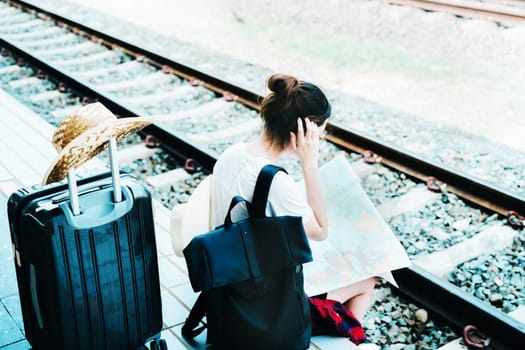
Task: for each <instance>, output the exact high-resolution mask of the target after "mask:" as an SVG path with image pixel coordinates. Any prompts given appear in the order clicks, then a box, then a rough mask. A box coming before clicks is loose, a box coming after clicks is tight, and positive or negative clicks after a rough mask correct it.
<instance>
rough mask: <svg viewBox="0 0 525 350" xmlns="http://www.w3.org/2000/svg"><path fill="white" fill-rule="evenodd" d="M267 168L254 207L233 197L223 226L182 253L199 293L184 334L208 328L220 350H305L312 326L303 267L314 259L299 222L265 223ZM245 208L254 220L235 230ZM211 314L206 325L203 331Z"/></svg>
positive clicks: (270, 167)
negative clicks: (236, 212)
mask: <svg viewBox="0 0 525 350" xmlns="http://www.w3.org/2000/svg"><path fill="white" fill-rule="evenodd" d="M278 171H285V170H284V169H282V168H280V167H276V166H273V165H266V166H265V167H264V168H263V169H262V170H261V172H260V173H259V176H258V178H257V182H256V185H255V191H254V196H253V203H252V204H251V205H250V204H249V203H247V202H246V201H245V200H244V199H243V198H242V197H239V196H237V197H234V198H233V199H232V203H231V205H230V208H229V210H228V214H227V216H226V219H225V223H224V225H221V226H219V227H217V228H216V229H215V230H213V231H210V232H208V233H205V234H202V235H199V236H196V237H194V238H193V239H192V241H191V242H190V243H189V244H188V246H187V247H186V248H185V249H184V257H185V258H186V263H187V266H188V272H189V276H190V282H191V285H192V287H193V289H194V291H196V292H197V291H202V292H201V294H200V295H199V297H198V299H197V301H196V303H195V305H194V306H193V308H192V310H191V311H190V314H189V316H188V318H187V319H186V322H185V324H184V326H183V328H182V334H183V336H184V337H186V338H194V337H195V336H197V335H198V334H199V333H201V332H202V331H203V330H204V328H208V334H207V339H206V342H207V343H208V344H212V345H213V346H214V347H215V348H218V349H264V350H269V349H272V350H278V349H282V350H295V349H307V348H308V347H309V345H310V337H311V320H310V309H309V305H308V300H307V296H306V294H305V292H304V288H303V267H302V264H303V263H307V262H310V261H312V253H311V251H310V246H309V244H308V240H307V237H306V234H305V231H304V227H303V224H302V220H301V217H294V216H274V217H266V216H265V209H266V202H267V199H268V192H269V190H270V185H271V182H272V179H273V176H274V175H275V174H276V173H277V172H278ZM240 202H246V203H247V205H248V212H249V218H247V219H244V220H241V221H238V222H236V223H232V221H231V210H232V209H233V208H234V207H235V206H236V205H237V204H238V203H240ZM204 315H206V325H204V326H202V325H201V326H199V324H200V321H201V320H202V318H203V316H204Z"/></svg>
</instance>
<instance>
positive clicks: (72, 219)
mask: <svg viewBox="0 0 525 350" xmlns="http://www.w3.org/2000/svg"><path fill="white" fill-rule="evenodd" d="M112 169H115V167H112ZM115 172H116V173H117V174H115ZM73 176H74V175H73ZM112 177H113V179H112ZM115 179H118V181H116V180H115ZM68 182H69V183H71V181H68ZM73 182H74V186H68V184H64V183H62V184H57V183H55V184H51V185H47V186H33V187H29V188H24V189H21V190H18V191H17V192H15V193H13V194H12V195H11V196H10V198H9V201H8V218H9V223H10V230H11V239H12V242H13V249H14V256H15V265H16V274H17V281H18V287H19V293H20V302H21V307H22V313H23V320H24V328H25V333H26V338H27V340H28V341H29V343H30V344H31V346H32V347H33V348H34V349H46V350H47V349H68V350H71V349H97V350H99V349H119V350H120V349H122V350H124V349H137V348H138V349H144V347H143V344H145V343H147V342H150V341H151V343H150V347H151V348H152V349H158V348H159V347H160V348H161V349H166V348H167V346H166V343H165V341H164V340H161V339H160V331H161V329H162V311H161V296H160V285H159V271H158V260H157V249H156V243H155V230H154V221H153V211H152V203H151V196H150V193H149V192H148V191H147V190H146V189H145V188H144V186H142V185H141V184H139V183H138V182H137V181H136V180H135V179H134V178H133V177H131V176H130V175H123V176H122V177H121V178H120V177H119V175H118V170H116V171H115V170H113V174H111V173H107V174H102V175H98V176H95V177H90V178H86V179H82V180H79V181H78V187H77V183H76V182H75V181H73ZM114 184H118V185H119V186H118V187H115V188H121V189H122V192H121V197H122V200H121V201H120V202H115V201H114V200H113V196H114V190H113V186H114ZM71 187H73V188H74V190H73V192H71ZM71 198H76V199H73V200H71ZM75 201H76V202H77V206H79V207H80V208H81V212H80V213H79V214H78V213H77V215H75V214H73V212H75V209H74V207H75V205H74V203H73V202H75ZM72 207H73V210H72ZM77 208H78V207H77ZM77 210H78V209H77Z"/></svg>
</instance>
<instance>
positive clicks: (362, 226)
mask: <svg viewBox="0 0 525 350" xmlns="http://www.w3.org/2000/svg"><path fill="white" fill-rule="evenodd" d="M320 177H321V186H322V190H323V195H324V198H325V202H326V205H327V211H328V227H329V229H328V238H327V239H326V240H325V241H322V242H318V241H312V240H310V246H311V248H312V252H313V257H314V261H313V262H311V263H307V264H304V265H303V267H304V277H305V291H306V293H307V294H308V295H316V294H321V293H325V292H327V291H330V290H334V289H337V288H340V287H343V286H346V285H348V284H351V283H354V282H358V281H361V280H363V279H366V278H368V277H372V276H379V275H381V276H382V277H384V278H386V279H387V280H388V281H390V282H392V283H395V282H394V281H393V278H392V275H391V274H390V271H392V270H396V269H399V268H403V267H407V266H410V264H411V263H410V259H409V258H408V255H407V254H406V252H405V249H404V248H403V246H402V245H401V243H400V242H399V240H398V239H397V237H396V236H395V235H394V233H393V232H392V230H391V229H390V227H389V226H388V224H387V223H386V222H385V220H384V219H383V217H382V216H381V215H380V214H379V212H378V211H377V210H376V208H375V207H374V205H373V203H372V202H371V201H370V199H369V198H368V196H367V194H366V192H365V191H364V189H363V188H362V187H361V184H360V179H359V177H358V176H357V175H356V174H355V172H354V171H353V169H352V168H351V166H350V164H349V163H348V160H347V159H346V157H345V156H344V155H341V156H337V157H335V158H334V159H333V160H331V161H330V162H328V163H326V164H325V165H323V166H322V167H321V168H320ZM300 186H301V188H303V189H304V183H303V181H302V180H301V181H300Z"/></svg>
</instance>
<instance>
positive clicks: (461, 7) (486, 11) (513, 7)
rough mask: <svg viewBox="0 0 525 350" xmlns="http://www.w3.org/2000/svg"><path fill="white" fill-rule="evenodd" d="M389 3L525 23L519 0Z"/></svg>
mask: <svg viewBox="0 0 525 350" xmlns="http://www.w3.org/2000/svg"><path fill="white" fill-rule="evenodd" d="M389 3H391V4H396V5H408V6H413V7H418V8H421V9H423V10H428V11H437V12H447V13H451V14H454V15H456V16H461V17H466V18H480V19H489V20H492V21H494V22H498V23H501V24H504V25H523V24H524V23H525V4H524V2H523V1H517V0H514V1H512V0H492V1H490V0H489V1H471V0H389Z"/></svg>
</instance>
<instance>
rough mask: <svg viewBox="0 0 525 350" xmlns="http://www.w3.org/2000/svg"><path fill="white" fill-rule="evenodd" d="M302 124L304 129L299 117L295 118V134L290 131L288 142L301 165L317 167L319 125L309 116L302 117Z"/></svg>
mask: <svg viewBox="0 0 525 350" xmlns="http://www.w3.org/2000/svg"><path fill="white" fill-rule="evenodd" d="M304 125H305V126H306V130H304V127H303V122H302V120H301V118H297V135H296V134H294V133H293V132H291V133H290V142H291V144H292V148H293V150H294V151H295V153H296V154H297V156H298V157H299V160H300V161H301V163H302V165H303V167H305V166H315V167H317V156H318V152H319V133H320V131H319V127H318V126H317V125H316V124H315V123H314V122H312V121H311V120H310V119H309V118H304Z"/></svg>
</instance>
